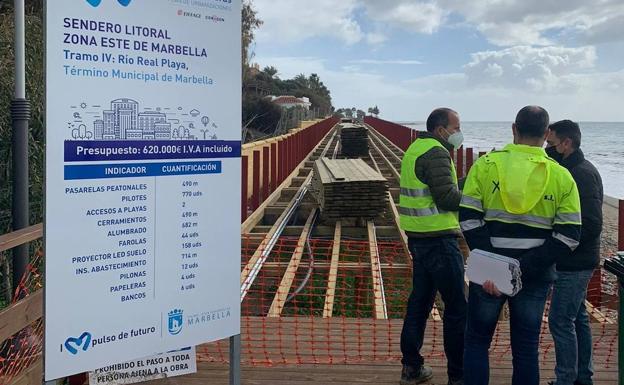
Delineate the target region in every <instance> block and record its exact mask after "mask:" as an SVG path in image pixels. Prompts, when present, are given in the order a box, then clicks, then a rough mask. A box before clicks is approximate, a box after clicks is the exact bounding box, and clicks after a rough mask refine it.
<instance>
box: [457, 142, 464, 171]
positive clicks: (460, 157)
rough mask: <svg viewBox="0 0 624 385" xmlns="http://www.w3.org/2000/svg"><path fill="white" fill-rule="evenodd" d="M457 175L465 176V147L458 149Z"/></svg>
mask: <svg viewBox="0 0 624 385" xmlns="http://www.w3.org/2000/svg"><path fill="white" fill-rule="evenodd" d="M457 177H458V178H463V177H464V147H460V148H459V149H458V150H457Z"/></svg>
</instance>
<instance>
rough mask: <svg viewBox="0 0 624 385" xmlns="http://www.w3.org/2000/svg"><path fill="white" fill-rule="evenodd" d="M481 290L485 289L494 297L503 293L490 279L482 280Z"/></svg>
mask: <svg viewBox="0 0 624 385" xmlns="http://www.w3.org/2000/svg"><path fill="white" fill-rule="evenodd" d="M483 291H485V292H486V293H488V294H489V295H493V296H494V297H500V296H501V295H503V293H501V292H500V291H499V290H498V288H497V287H496V285H494V282H492V281H485V282H483Z"/></svg>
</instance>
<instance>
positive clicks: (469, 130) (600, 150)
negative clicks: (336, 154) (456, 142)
mask: <svg viewBox="0 0 624 385" xmlns="http://www.w3.org/2000/svg"><path fill="white" fill-rule="evenodd" d="M400 124H403V125H405V126H408V127H411V128H414V129H416V130H425V123H424V122H400ZM579 125H580V126H581V133H582V137H583V139H582V144H581V149H582V150H583V152H584V153H585V156H586V158H587V159H589V160H590V161H591V162H592V163H593V164H594V165H595V166H596V168H598V171H599V172H600V175H601V176H602V183H603V185H604V192H605V194H606V195H608V196H612V197H615V198H620V199H624V123H621V122H617V123H615V122H604V123H601V122H581V123H579ZM461 128H462V131H463V133H464V138H465V139H464V145H465V146H466V147H473V148H474V149H475V151H490V150H492V149H494V148H495V149H502V148H503V147H504V146H505V145H506V144H507V143H511V142H512V140H513V137H512V132H511V122H462V123H461Z"/></svg>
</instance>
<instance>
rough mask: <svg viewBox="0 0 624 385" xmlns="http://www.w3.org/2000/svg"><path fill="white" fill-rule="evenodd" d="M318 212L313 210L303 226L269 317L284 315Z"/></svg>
mask: <svg viewBox="0 0 624 385" xmlns="http://www.w3.org/2000/svg"><path fill="white" fill-rule="evenodd" d="M317 211H318V209H313V210H312V211H311V212H310V215H308V220H307V221H306V224H305V226H303V232H302V233H301V236H300V237H299V240H298V241H297V247H296V248H295V251H294V252H293V255H292V257H291V258H290V263H289V264H288V267H287V268H286V272H285V273H284V276H283V277H282V281H281V282H280V285H279V287H278V288H277V292H276V293H275V297H274V298H273V302H272V303H271V307H270V308H269V313H268V317H279V316H280V315H281V314H282V310H284V306H285V305H286V298H287V297H288V293H289V292H290V287H291V286H292V283H293V281H294V280H295V276H296V274H297V270H299V263H301V257H302V256H303V252H304V250H305V244H306V241H307V239H308V234H309V233H310V229H311V228H312V223H313V222H314V218H316V215H317Z"/></svg>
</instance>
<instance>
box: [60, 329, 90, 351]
mask: <svg viewBox="0 0 624 385" xmlns="http://www.w3.org/2000/svg"><path fill="white" fill-rule="evenodd" d="M89 345H91V333H89V332H84V333H82V334H81V335H80V337H78V338H76V337H69V338H68V339H67V340H65V349H67V351H68V352H70V353H71V354H78V349H82V351H83V352H86V351H87V349H89Z"/></svg>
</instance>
